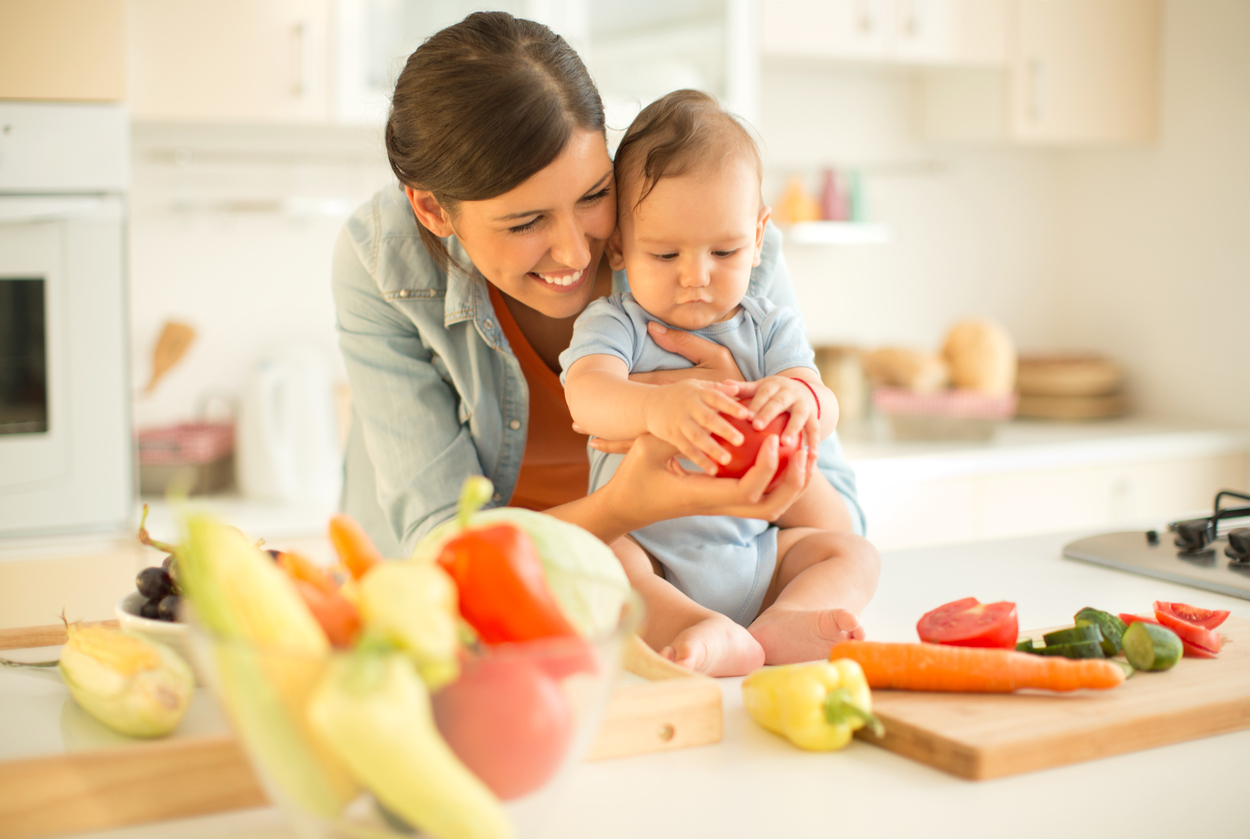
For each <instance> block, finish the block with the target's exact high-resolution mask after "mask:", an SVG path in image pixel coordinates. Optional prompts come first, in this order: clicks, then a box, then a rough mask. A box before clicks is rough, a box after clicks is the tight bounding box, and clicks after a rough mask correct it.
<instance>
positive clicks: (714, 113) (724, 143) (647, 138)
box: [613, 90, 763, 211]
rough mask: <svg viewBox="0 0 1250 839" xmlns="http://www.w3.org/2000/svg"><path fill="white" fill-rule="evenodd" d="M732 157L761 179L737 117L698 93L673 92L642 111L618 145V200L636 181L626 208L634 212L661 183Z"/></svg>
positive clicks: (759, 167) (752, 143) (755, 151)
mask: <svg viewBox="0 0 1250 839" xmlns="http://www.w3.org/2000/svg"><path fill="white" fill-rule="evenodd" d="M737 156H742V157H745V158H746V159H747V161H748V162H750V163H751V164H752V166H754V168H755V173H756V175H759V176H761V177H762V176H763V166H762V164H761V163H760V152H759V148H758V147H757V146H756V144H755V139H754V138H753V137H752V136H751V134H750V132H749V131H748V130H747V128H746V126H745V125H743V124H742V122H740V121H739V120H738V118H737V117H735V116H734V115H733V114H731V113H729V112H728V111H726V110H725V109H724V108H722V107H721V106H720V103H719V102H717V101H716V99H715V98H714V97H712V96H710V95H708V94H706V93H703V92H702V91H698V90H675V91H673V92H672V93H669V94H667V95H665V96H663V97H661V98H659V99H657V100H656V101H654V102H652V103H651V104H650V105H648V106H647V107H645V108H643V109H642V112H641V113H639V114H638V116H636V117H635V118H634V121H633V123H632V124H631V125H630V126H629V129H628V130H627V131H626V132H625V136H624V137H623V138H622V139H621V143H620V145H619V146H618V147H617V149H616V160H615V162H614V164H613V166H614V168H615V169H616V186H617V194H618V195H620V196H621V197H622V199H623V198H624V196H625V195H627V194H628V193H627V192H626V190H625V187H624V185H623V184H624V182H625V181H626V180H627V179H629V178H634V177H638V176H641V178H642V188H641V189H640V190H639V191H638V198H637V199H636V200H635V201H634V204H633V206H632V207H630V208H628V209H629V210H633V209H636V208H637V207H638V205H639V204H641V203H642V201H643V199H644V198H646V197H647V196H648V195H649V194H650V193H651V190H652V189H654V188H655V185H656V184H657V183H658V182H659V181H660V179H661V178H664V177H675V176H677V175H681V174H684V173H686V172H688V171H690V170H691V169H694V168H695V167H696V166H701V165H707V164H719V163H720V162H721V161H723V160H725V159H727V158H730V157H737ZM760 203H761V205H762V204H763V200H762V199H761V201H760ZM621 210H622V211H625V210H626V208H625V207H624V206H622V207H621Z"/></svg>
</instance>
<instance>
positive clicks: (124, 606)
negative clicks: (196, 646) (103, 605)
mask: <svg viewBox="0 0 1250 839" xmlns="http://www.w3.org/2000/svg"><path fill="white" fill-rule="evenodd" d="M144 600H145V598H144V596H143V595H142V594H140V593H139V592H137V591H132V592H130V594H127V595H126V596H125V597H123V598H122V599H121V600H118V601H117V606H116V607H115V608H114V610H113V611H114V612H115V613H116V614H117V622H118V624H120V625H121V629H122V631H123V632H125V633H127V634H129V635H136V636H138V637H140V638H143V639H144V640H145V641H155V642H156V643H158V644H164V645H165V646H167V647H170V648H171V649H173V651H174V652H176V653H178V655H180V656H182V657H183V659H184V660H185V661H186V662H187V664H189V665H191V672H192V673H194V674H195V683H196V684H197V685H203V684H204V677H203V674H201V672H200V669H199V667H198V666H197V664H196V660H195V653H194V651H193V649H192V645H191V630H190V629H189V628H188V627H187V625H186V624H185V623H181V622H178V623H174V622H170V621H158V620H153V619H152V618H145V617H143V616H142V615H140V614H139V610H140V609H141V608H143V601H144Z"/></svg>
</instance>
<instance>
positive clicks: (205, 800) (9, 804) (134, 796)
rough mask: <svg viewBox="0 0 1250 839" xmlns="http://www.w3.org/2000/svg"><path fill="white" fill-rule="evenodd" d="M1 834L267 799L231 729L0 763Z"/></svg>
mask: <svg viewBox="0 0 1250 839" xmlns="http://www.w3.org/2000/svg"><path fill="white" fill-rule="evenodd" d="M0 789H3V790H4V795H3V796H0V839H33V838H34V837H43V836H56V835H60V834H66V833H79V832H88V831H95V830H103V829H106V828H114V827H122V826H127V825H136V824H145V823H149V822H158V821H166V820H169V819H177V818H188V817H194V816H203V815H208V814H210V813H219V812H224V811H227V810H239V809H244V808H250V807H263V806H266V805H268V803H269V800H268V797H267V796H266V795H265V793H264V791H263V790H262V789H261V786H260V783H259V782H258V781H257V779H256V775H255V773H254V772H253V771H252V766H251V763H250V762H249V761H248V759H247V756H246V755H245V754H244V753H243V750H242V749H241V748H240V747H239V744H238V743H237V741H236V740H235V739H234V738H233V737H231V736H217V737H197V738H182V739H177V740H165V741H161V742H157V743H151V744H143V745H136V746H133V747H130V748H127V749H121V750H105V751H97V752H78V753H73V754H67V755H55V756H50V757H39V758H32V759H28V760H16V761H6V762H3V763H0Z"/></svg>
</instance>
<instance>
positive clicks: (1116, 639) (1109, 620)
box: [1076, 606, 1128, 656]
mask: <svg viewBox="0 0 1250 839" xmlns="http://www.w3.org/2000/svg"><path fill="white" fill-rule="evenodd" d="M1086 624H1092V625H1093V626H1096V627H1098V629H1099V631H1100V632H1102V651H1103V653H1105V654H1106V655H1107V656H1113V655H1116V654H1117V653H1119V652H1121V651H1122V650H1123V649H1124V630H1125V629H1127V628H1128V627H1126V626H1125V625H1124V621H1122V620H1120V619H1119V618H1118V617H1116V616H1115V615H1113V614H1111V613H1110V612H1104V611H1101V610H1100V609H1094V608H1091V607H1089V606H1086V607H1085V608H1084V609H1082V610H1081V611H1079V612H1077V613H1076V625H1077V626H1084V625H1086Z"/></svg>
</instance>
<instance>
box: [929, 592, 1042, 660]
mask: <svg viewBox="0 0 1250 839" xmlns="http://www.w3.org/2000/svg"><path fill="white" fill-rule="evenodd" d="M916 632H917V634H919V635H920V640H921V641H925V642H926V643H930V644H949V645H951V646H956V647H1000V648H1002V649H1013V648H1015V646H1016V636H1017V635H1019V634H1020V627H1019V624H1018V623H1017V621H1016V604H1015V603H1008V602H1006V601H1001V602H999V603H981V602H980V601H979V600H977V599H976V598H975V597H965V598H963V599H962V600H956V601H954V602H952V603H946V604H944V605H942V606H939V607H937V608H936V609H934V610H933V611H931V612H926V613H925V614H924V616H923V617H921V618H920V620H919V621H918V622H917V623H916Z"/></svg>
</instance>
